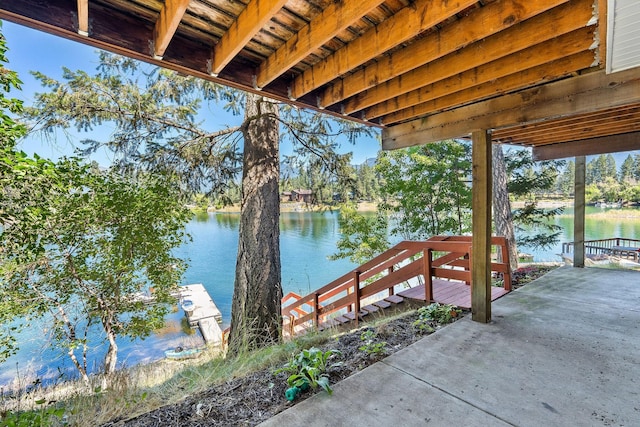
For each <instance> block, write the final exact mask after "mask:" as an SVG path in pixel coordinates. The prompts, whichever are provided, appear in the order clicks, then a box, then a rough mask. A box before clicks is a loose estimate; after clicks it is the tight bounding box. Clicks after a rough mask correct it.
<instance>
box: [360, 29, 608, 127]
mask: <svg viewBox="0 0 640 427" xmlns="http://www.w3.org/2000/svg"><path fill="white" fill-rule="evenodd" d="M590 35H593V29H592V28H580V29H578V30H575V31H572V32H570V33H568V34H563V35H561V36H559V37H555V38H551V39H550V40H547V41H545V42H543V43H541V44H539V45H535V46H530V47H528V48H526V49H523V50H520V51H518V52H515V53H512V54H510V55H507V56H504V57H502V58H500V59H497V60H495V61H491V62H484V61H480V63H479V65H478V66H477V67H474V68H471V69H469V70H466V71H464V72H461V73H458V74H456V75H453V76H451V77H447V78H445V79H444V80H440V81H438V82H434V83H430V81H431V80H432V78H430V77H431V75H432V74H429V73H428V68H429V67H425V68H427V70H425V74H424V76H423V79H424V82H425V85H424V86H422V87H420V88H419V89H416V90H413V91H411V92H408V93H405V94H403V95H400V96H396V97H395V98H393V99H390V100H388V101H387V100H385V101H383V102H380V103H376V104H374V105H373V107H371V108H368V109H367V110H366V112H365V117H367V118H368V119H373V118H375V117H380V116H382V115H383V114H389V113H393V112H395V111H399V110H403V109H406V108H409V107H413V106H414V105H418V104H421V103H423V102H428V101H431V100H433V99H437V98H440V97H443V96H446V95H450V94H452V93H455V92H459V91H462V90H465V89H469V88H472V87H474V86H478V85H481V84H484V83H495V82H496V81H497V80H498V79H500V78H503V77H506V76H509V75H511V74H513V73H514V67H513V65H514V64H518V68H519V70H520V71H518V72H522V71H523V70H528V69H531V68H534V67H538V66H541V65H545V64H547V63H551V62H554V61H558V60H560V59H562V58H565V57H570V56H572V55H574V54H577V53H580V52H588V54H587V57H588V62H587V66H589V65H591V64H593V63H594V62H595V57H596V56H595V53H594V52H592V51H590V47H591V45H592V42H591V40H590ZM540 52H546V55H540ZM581 59H582V57H581ZM446 62H448V61H445V66H446ZM470 65H475V64H473V63H471V64H470ZM574 66H575V68H572V69H571V70H570V71H575V70H580V69H582V68H584V67H585V61H584V60H579V61H576V63H575V65H574ZM555 75H558V74H557V73H556V74H555ZM529 77H530V80H529V81H523V82H522V83H521V84H522V86H521V87H527V86H530V85H532V84H535V83H536V82H538V81H539V80H540V78H539V76H538V75H536V74H531V75H530V76H529ZM496 87H499V86H498V85H496ZM510 89H513V88H510ZM398 92H399V93H400V92H401V91H398ZM498 93H500V92H498V91H496V92H494V93H493V95H495V94H498ZM354 104H355V103H354Z"/></svg>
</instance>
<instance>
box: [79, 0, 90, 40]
mask: <svg viewBox="0 0 640 427" xmlns="http://www.w3.org/2000/svg"><path fill="white" fill-rule="evenodd" d="M78 34H80V35H81V36H88V35H89V0H78Z"/></svg>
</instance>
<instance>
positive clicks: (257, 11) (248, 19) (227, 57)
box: [211, 0, 287, 76]
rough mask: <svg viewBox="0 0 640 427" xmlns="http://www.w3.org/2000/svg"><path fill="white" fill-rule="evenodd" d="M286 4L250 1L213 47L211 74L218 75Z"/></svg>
mask: <svg viewBox="0 0 640 427" xmlns="http://www.w3.org/2000/svg"><path fill="white" fill-rule="evenodd" d="M286 2H287V0H251V1H250V2H249V4H247V7H246V8H245V9H244V10H243V11H242V12H241V13H240V15H238V19H236V20H235V21H234V23H233V24H231V27H229V30H227V32H226V33H224V35H223V36H222V37H221V38H220V41H219V42H218V43H217V44H216V45H215V46H214V48H213V58H212V65H211V74H213V75H214V76H215V75H218V74H219V73H220V72H221V71H222V69H223V68H224V67H225V66H226V65H227V64H228V63H229V62H230V61H231V60H232V59H233V57H234V56H236V55H237V54H238V52H240V51H241V50H242V49H243V48H244V47H245V46H246V45H247V43H249V42H250V41H251V39H252V38H253V37H254V36H255V35H256V34H257V33H258V32H259V31H260V30H261V29H262V28H263V27H264V26H265V25H267V23H268V22H269V21H270V20H271V18H273V16H274V15H275V14H276V13H278V12H279V11H280V9H282V7H283V6H284V5H285V3H286Z"/></svg>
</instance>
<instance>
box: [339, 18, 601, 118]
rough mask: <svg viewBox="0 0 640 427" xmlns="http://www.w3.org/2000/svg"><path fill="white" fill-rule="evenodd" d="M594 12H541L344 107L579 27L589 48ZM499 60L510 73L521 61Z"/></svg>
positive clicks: (546, 55)
mask: <svg viewBox="0 0 640 427" xmlns="http://www.w3.org/2000/svg"><path fill="white" fill-rule="evenodd" d="M554 12H555V11H554ZM590 16H591V12H590V11H585V13H583V14H580V13H575V14H573V15H555V14H554V13H552V12H550V13H549V14H545V15H540V16H538V17H537V18H533V19H530V20H528V21H525V22H523V23H522V24H520V25H518V26H515V27H511V28H509V29H507V30H505V31H504V32H502V33H499V34H495V35H493V36H491V37H489V38H487V39H485V40H483V41H482V42H477V43H474V44H472V45H470V46H468V47H467V48H466V49H464V50H463V51H462V52H455V53H452V54H450V55H447V56H445V57H443V58H440V59H438V60H436V61H433V62H430V63H428V64H425V65H422V66H420V67H418V68H416V69H414V70H411V71H409V72H407V73H405V74H403V75H401V76H398V77H395V78H393V79H391V80H388V81H386V82H385V83H382V84H379V85H377V86H376V87H374V88H371V89H369V90H366V91H364V92H361V93H359V94H357V95H356V96H354V97H352V98H350V99H348V100H347V101H346V102H345V103H344V104H343V111H344V113H345V114H352V113H354V112H356V111H360V110H362V109H364V108H367V107H370V106H372V105H375V104H379V103H381V102H384V101H386V100H388V99H392V98H394V97H396V96H399V95H403V94H405V93H407V92H410V91H413V90H417V89H419V88H421V87H423V86H425V85H428V84H431V83H435V82H438V81H440V80H443V79H446V78H448V77H453V76H456V75H457V74H459V73H462V72H464V71H467V70H471V69H473V68H475V67H480V66H482V65H484V64H486V63H487V62H491V61H495V60H496V59H499V58H503V57H505V56H508V55H513V54H514V53H516V52H520V51H522V50H525V49H532V48H534V47H535V46H536V45H538V44H540V43H544V42H546V41H549V40H553V39H556V38H557V37H559V36H561V35H564V34H568V33H570V32H575V31H576V30H582V31H581V32H580V31H578V32H576V33H575V34H574V35H573V36H572V37H573V41H574V42H575V43H578V44H579V45H580V49H581V50H586V49H588V48H589V46H591V45H592V44H593V36H592V34H593V27H587V26H586V23H587V22H588V20H589V19H590ZM552 24H553V25H552ZM523 34H527V36H523ZM580 37H582V40H580V39H579V38H580ZM563 40H564V39H563ZM555 45H556V46H557V47H562V48H563V49H564V50H565V51H572V50H573V52H575V49H572V48H571V46H566V44H564V43H556V44H555ZM530 51H531V50H530ZM555 54H556V52H554V51H547V50H543V49H539V50H538V52H537V54H534V55H536V56H537V59H536V61H538V63H540V62H547V61H553V60H555V59H557V55H555ZM568 54H571V53H568ZM499 64H500V65H501V66H502V67H503V68H506V70H497V72H502V73H508V72H509V71H515V70H517V69H519V68H520V64H518V63H508V62H504V61H503V62H500V63H499Z"/></svg>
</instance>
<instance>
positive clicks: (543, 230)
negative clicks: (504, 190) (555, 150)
mask: <svg viewBox="0 0 640 427" xmlns="http://www.w3.org/2000/svg"><path fill="white" fill-rule="evenodd" d="M505 160H506V164H507V173H508V175H509V183H508V190H509V193H510V194H511V195H512V196H514V197H515V198H516V199H521V200H525V203H524V206H523V207H521V208H518V209H515V210H514V212H513V222H514V226H515V228H516V235H517V241H518V244H519V245H523V246H528V247H532V248H537V247H540V248H547V247H549V246H552V245H553V244H555V243H556V242H557V241H558V238H559V236H560V233H561V228H560V227H559V226H556V225H554V224H551V222H550V219H551V218H553V217H555V216H556V215H559V214H561V213H562V211H563V209H562V208H554V209H541V208H539V207H538V205H537V202H536V197H535V195H536V194H540V193H543V192H546V191H548V190H550V189H551V188H553V186H554V184H555V182H556V179H557V176H558V170H559V169H560V168H561V167H562V166H564V162H563V161H557V160H556V161H543V162H538V163H535V162H534V161H533V159H532V157H531V151H530V150H510V151H508V152H507V153H506V154H505Z"/></svg>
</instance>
